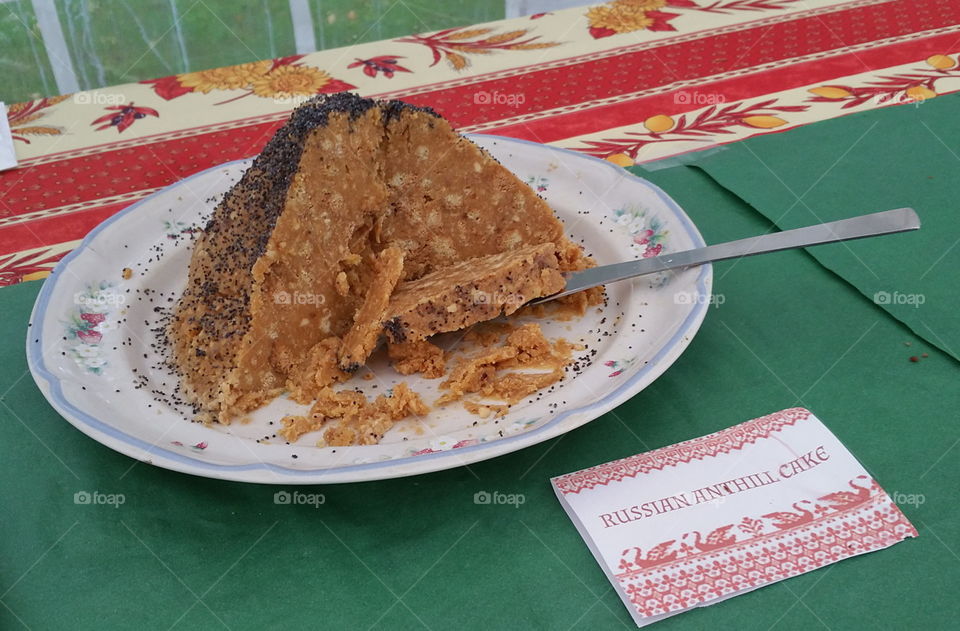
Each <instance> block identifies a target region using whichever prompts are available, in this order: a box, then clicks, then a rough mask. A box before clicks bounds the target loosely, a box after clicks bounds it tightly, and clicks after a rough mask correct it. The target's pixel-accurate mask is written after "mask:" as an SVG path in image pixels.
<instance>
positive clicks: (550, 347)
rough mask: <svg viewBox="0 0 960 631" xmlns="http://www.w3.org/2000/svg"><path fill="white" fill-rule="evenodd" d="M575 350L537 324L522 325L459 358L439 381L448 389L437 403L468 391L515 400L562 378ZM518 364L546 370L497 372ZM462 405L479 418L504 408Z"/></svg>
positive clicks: (488, 396) (519, 399) (443, 387)
mask: <svg viewBox="0 0 960 631" xmlns="http://www.w3.org/2000/svg"><path fill="white" fill-rule="evenodd" d="M574 349H575V346H574V345H572V344H570V343H569V342H567V341H566V340H565V339H563V338H560V339H558V340H556V341H555V342H553V343H551V342H550V341H549V340H547V338H546V337H545V336H544V335H543V331H542V330H541V329H540V325H539V324H534V323H530V324H525V325H524V326H522V327H520V328H518V329H516V330H514V331H513V332H512V333H510V335H508V336H507V340H506V343H505V344H504V345H503V346H496V347H491V348H487V349H485V350H483V351H481V352H480V353H477V354H476V355H474V356H472V357H468V358H466V359H461V360H460V361H459V362H458V364H457V366H456V367H455V368H454V369H453V371H452V372H451V374H450V377H449V378H448V379H447V380H446V381H444V382H443V383H441V384H440V389H441V390H447V391H448V392H446V393H445V394H443V395H442V396H441V397H440V398H439V399H437V401H436V405H446V404H448V403H451V402H453V401H457V400H459V399H461V398H462V397H463V396H464V395H465V394H468V393H476V394H480V395H481V396H482V397H484V398H490V399H497V400H500V401H505V402H506V403H507V404H508V405H513V404H514V403H518V402H520V401H522V400H523V399H524V398H526V397H528V396H530V395H531V394H533V393H534V392H536V391H538V390H542V389H543V388H546V387H548V386H551V385H553V384H554V383H556V382H558V381H560V380H561V379H563V376H564V368H565V367H566V366H567V365H568V364H569V363H570V362H571V361H572V359H573V350H574ZM517 367H521V368H525V369H529V368H540V369H543V370H545V371H544V372H517V371H514V372H506V373H504V374H500V371H503V370H504V369H508V368H517ZM463 406H464V408H465V409H466V410H467V411H468V412H471V413H473V414H477V415H478V416H480V417H481V418H487V417H488V416H489V415H490V412H491V410H495V411H496V412H497V416H503V415H504V414H506V407H507V406H501V407H499V408H493V407H492V406H491V405H490V404H487V403H484V404H479V403H477V402H475V401H464V402H463Z"/></svg>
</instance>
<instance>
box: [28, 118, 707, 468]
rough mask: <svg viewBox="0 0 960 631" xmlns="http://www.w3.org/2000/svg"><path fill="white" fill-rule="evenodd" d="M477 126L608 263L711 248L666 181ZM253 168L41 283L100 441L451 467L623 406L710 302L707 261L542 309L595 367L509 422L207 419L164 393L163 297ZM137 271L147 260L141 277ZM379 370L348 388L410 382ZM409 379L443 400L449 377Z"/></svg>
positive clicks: (176, 198) (87, 425)
mask: <svg viewBox="0 0 960 631" xmlns="http://www.w3.org/2000/svg"><path fill="white" fill-rule="evenodd" d="M472 138H473V140H474V141H475V142H477V143H478V144H480V145H481V146H483V147H484V148H486V149H487V150H488V151H489V152H490V153H492V154H493V155H494V156H495V157H496V158H497V159H498V160H500V161H501V162H502V163H503V164H504V165H505V166H506V167H507V168H508V169H510V170H511V171H513V172H514V173H516V174H517V175H518V176H519V177H520V178H521V179H523V180H524V181H526V182H528V183H529V184H530V185H531V186H532V187H534V188H535V189H536V190H537V191H538V192H539V193H540V194H541V195H542V196H543V197H544V198H545V199H546V200H547V201H548V202H549V203H550V205H551V206H552V207H553V208H554V210H555V211H556V212H557V214H558V215H559V216H560V217H561V218H562V219H563V220H564V222H565V224H566V228H567V232H568V234H569V235H571V236H572V237H573V238H574V240H576V241H577V242H582V243H583V244H584V246H585V248H586V250H587V251H588V252H589V253H590V254H592V255H593V256H594V257H595V258H596V259H597V261H598V262H599V263H600V264H606V263H614V262H617V261H623V260H627V259H632V258H638V257H641V256H643V255H644V254H647V255H652V254H654V253H658V252H671V251H679V250H685V249H688V248H692V247H698V246H702V245H703V241H702V239H701V238H700V234H699V233H698V232H697V229H696V228H695V227H694V225H693V223H692V222H691V221H690V219H689V218H688V217H687V216H686V215H685V214H684V212H683V211H682V210H681V209H680V208H679V207H678V206H677V205H676V204H675V203H674V202H673V201H672V200H671V199H670V198H669V197H668V196H667V195H666V194H665V193H664V192H663V191H661V190H660V189H659V188H657V187H656V186H653V185H652V184H650V183H649V182H646V181H644V180H641V179H639V178H636V177H634V176H632V175H630V174H629V173H627V172H626V171H624V170H623V169H621V168H619V167H616V166H614V165H612V164H610V163H608V162H605V161H602V160H597V159H595V158H590V157H586V156H583V155H581V154H577V153H573V152H570V151H565V150H562V149H557V148H554V147H548V146H544V145H539V144H534V143H530V142H525V141H519V140H514V139H509V138H501V137H495V136H473V137H472ZM248 164H249V161H246V160H244V161H237V162H231V163H228V164H224V165H221V166H219V167H215V168H213V169H209V170H207V171H204V172H202V173H198V174H196V175H193V176H191V177H189V178H187V179H185V180H183V181H181V182H178V183H176V184H173V185H171V186H169V187H167V188H165V189H163V190H162V191H159V192H157V193H155V194H154V195H152V196H150V197H148V198H146V199H144V200H142V201H140V202H138V203H136V204H134V205H133V206H131V207H130V208H127V209H126V210H124V211H123V212H121V213H118V214H117V215H115V216H113V217H111V218H110V219H108V220H107V221H105V222H104V223H102V224H101V225H100V226H98V227H97V228H96V229H95V230H94V231H93V232H91V233H90V234H89V235H88V236H87V238H86V239H84V241H83V243H82V244H81V245H80V247H78V248H77V249H76V250H74V251H73V252H71V253H70V254H69V255H68V256H67V257H65V258H64V259H63V260H62V261H61V262H60V264H59V265H58V266H57V268H56V269H55V270H54V272H53V274H51V276H50V277H49V278H48V279H47V281H46V282H45V284H44V286H43V288H42V289H41V291H40V295H39V297H38V298H37V303H36V305H35V306H34V310H33V315H32V317H31V329H30V336H29V338H28V339H27V356H28V360H29V364H30V370H31V372H32V373H33V377H34V379H35V380H36V382H37V385H38V386H39V387H40V390H41V391H42V392H43V394H44V396H45V397H46V398H47V400H48V401H49V402H50V404H51V405H52V406H53V407H54V408H55V409H56V410H57V411H58V412H59V413H60V414H61V415H63V417H64V418H66V419H67V420H68V421H69V422H70V423H72V424H73V425H74V426H76V427H77V428H78V429H79V430H80V431H82V432H84V433H85V434H87V435H88V436H90V437H91V438H93V439H94V440H96V441H98V442H101V443H103V444H104V445H106V446H108V447H110V448H112V449H115V450H117V451H119V452H121V453H124V454H127V455H129V456H131V457H133V458H137V459H138V460H142V461H144V462H148V463H150V464H154V465H157V466H160V467H166V468H169V469H173V470H176V471H183V472H185V473H192V474H195V475H201V476H207V477H213V478H223V479H228V480H240V481H246V482H262V483H276V484H292V483H307V484H309V483H317V484H319V483H332V482H352V481H358V480H374V479H381V478H391V477H398V476H405V475H412V474H417V473H426V472H429V471H437V470H440V469H448V468H451V467H456V466H460V465H465V464H469V463H472V462H476V461H479V460H486V459H488V458H493V457H495V456H500V455H502V454H505V453H509V452H512V451H516V450H517V449H522V448H523V447H528V446H530V445H534V444H536V443H539V442H542V441H544V440H547V439H548V438H552V437H554V436H558V435H560V434H562V433H564V432H568V431H570V430H571V429H573V428H575V427H578V426H580V425H583V424H584V423H587V422H588V421H591V420H593V419H595V418H597V417H598V416H600V415H601V414H603V413H604V412H607V411H608V410H611V409H612V408H614V407H616V406H617V405H619V404H621V403H623V402H624V401H626V400H627V399H629V398H630V397H632V396H633V395H635V394H636V393H638V392H640V391H641V390H643V389H644V388H645V387H646V386H648V385H649V384H650V383H651V382H652V381H653V380H654V379H656V378H657V377H658V376H660V375H661V374H662V373H663V371H664V370H666V369H667V367H668V366H670V364H672V363H673V362H674V361H675V360H676V359H677V357H679V356H680V353H682V352H683V350H684V349H685V348H686V347H687V345H688V344H689V343H690V340H691V339H692V337H693V335H694V334H695V333H696V331H697V329H698V328H699V327H700V323H701V322H702V321H703V318H704V315H705V313H706V310H707V307H708V302H709V296H710V286H711V279H712V269H711V267H710V266H709V265H706V266H703V267H700V268H697V269H689V270H683V271H679V272H667V273H664V274H659V275H656V276H648V277H644V278H640V279H635V280H634V281H624V282H621V283H617V284H615V285H611V286H610V287H608V297H609V302H608V304H607V306H605V307H597V308H593V309H591V310H590V311H589V312H588V314H587V315H586V316H585V317H583V318H582V319H580V320H576V321H572V322H551V321H542V326H543V329H544V332H545V333H546V334H547V335H548V337H565V338H566V339H568V340H569V341H571V342H582V343H585V344H587V345H588V349H587V350H586V351H583V352H581V353H579V354H578V357H580V358H581V362H580V366H581V369H580V370H579V371H577V372H570V373H569V374H568V376H567V377H566V378H565V379H564V380H563V381H561V382H560V383H559V384H557V385H556V386H555V387H553V388H552V389H550V390H549V391H545V392H544V393H541V395H542V396H540V397H539V398H537V397H532V398H531V399H528V400H526V401H524V402H521V403H519V404H517V405H515V406H513V407H512V408H511V410H510V412H509V413H508V414H507V415H506V416H505V417H504V418H501V419H493V418H488V419H480V418H479V417H477V416H475V415H472V414H469V413H467V412H466V411H465V410H464V409H463V408H462V407H460V406H459V405H458V404H454V405H450V406H447V407H446V408H442V409H435V410H434V411H432V412H431V413H430V415H429V416H428V417H427V418H425V419H421V420H410V421H402V422H401V423H400V424H399V425H398V426H397V427H395V428H394V429H392V430H391V431H390V432H388V433H387V435H386V436H385V437H384V439H383V440H382V442H381V444H379V445H372V446H357V447H346V448H343V447H341V448H331V447H318V446H316V443H317V438H318V436H316V435H307V436H304V437H302V438H301V439H300V440H299V441H297V442H296V443H294V444H286V443H285V442H284V441H283V440H282V439H278V438H273V435H274V434H275V432H276V429H277V428H278V426H279V421H278V419H279V418H280V417H281V416H283V415H284V414H287V413H292V412H295V411H297V410H300V409H303V408H301V407H300V406H297V405H296V404H294V403H293V402H291V401H289V400H287V399H286V398H283V397H281V398H280V399H277V400H276V401H274V402H273V403H271V404H270V405H268V406H267V407H265V408H263V409H261V410H258V411H257V412H256V413H254V414H253V419H252V421H251V422H250V423H247V424H239V423H234V424H233V425H230V426H216V427H207V426H204V425H201V424H197V423H192V422H190V421H189V420H188V419H187V418H185V417H184V415H183V414H182V412H181V411H180V410H178V409H176V408H175V407H172V406H170V405H168V404H166V403H163V402H161V401H158V400H156V398H155V396H154V395H153V394H151V391H159V392H169V391H170V390H171V388H172V383H173V382H174V380H175V377H173V376H171V375H169V374H166V373H165V372H164V371H162V370H159V369H157V368H156V367H155V366H156V365H157V364H158V362H159V355H158V353H157V352H156V351H155V350H154V349H153V348H151V346H150V345H151V344H154V343H155V342H156V340H155V339H154V336H153V334H152V333H151V332H150V328H151V326H153V325H154V323H155V322H156V321H157V318H158V317H159V316H158V315H157V313H155V312H154V308H155V307H156V306H169V305H170V304H172V302H170V300H169V299H170V298H171V297H173V296H177V295H179V292H180V291H181V290H182V288H183V286H184V285H185V282H186V269H187V264H188V262H189V258H190V243H191V239H190V238H189V229H190V228H189V227H190V226H191V225H196V224H199V225H202V224H203V223H204V221H205V219H206V217H208V216H209V214H210V212H211V211H212V209H213V206H214V205H215V199H217V198H219V196H221V195H222V194H223V193H224V192H225V191H226V190H227V189H228V188H229V187H230V186H231V184H232V183H233V182H235V181H236V180H237V179H238V178H239V176H240V175H241V174H242V172H243V170H244V169H245V168H246V166H247V165H248ZM124 268H130V269H131V270H133V272H134V273H133V275H132V277H131V278H130V279H128V280H125V279H123V273H122V270H123V269H124ZM370 368H371V372H373V373H374V375H375V378H374V379H371V380H363V379H362V373H359V374H358V375H357V376H355V377H354V380H353V381H351V382H349V383H348V384H347V386H348V387H353V386H357V385H359V386H360V387H362V388H363V389H364V391H366V392H367V393H368V395H374V394H377V393H380V392H384V391H386V390H388V389H389V388H390V387H391V385H393V384H395V383H397V382H398V381H399V380H400V379H401V377H400V376H399V375H397V374H396V373H394V372H393V370H392V369H391V368H390V367H389V366H388V365H387V364H386V363H385V362H380V363H376V362H375V363H374V364H373V365H372V366H371V367H370ZM402 379H404V380H406V381H407V382H408V383H409V384H410V386H411V387H412V388H413V389H415V390H417V391H419V392H421V393H422V394H423V395H424V399H425V400H426V401H428V402H429V401H433V400H434V398H435V396H436V383H437V382H436V380H434V381H430V380H424V379H420V378H419V377H417V376H413V377H403V378H402ZM374 386H376V387H374ZM627 422H642V421H641V420H640V419H628V420H627ZM264 439H266V440H264ZM258 441H259V442H258Z"/></svg>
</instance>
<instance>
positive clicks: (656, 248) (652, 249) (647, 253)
mask: <svg viewBox="0 0 960 631" xmlns="http://www.w3.org/2000/svg"><path fill="white" fill-rule="evenodd" d="M661 250H663V244H660V243H658V244H657V245H648V246H647V249H646V250H644V251H643V258H645V259H649V258H652V257H654V256H659V255H660V251H661Z"/></svg>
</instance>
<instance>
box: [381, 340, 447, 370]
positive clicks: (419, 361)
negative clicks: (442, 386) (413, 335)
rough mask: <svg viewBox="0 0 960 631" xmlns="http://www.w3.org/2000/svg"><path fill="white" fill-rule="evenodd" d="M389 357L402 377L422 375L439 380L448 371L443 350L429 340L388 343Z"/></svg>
mask: <svg viewBox="0 0 960 631" xmlns="http://www.w3.org/2000/svg"><path fill="white" fill-rule="evenodd" d="M387 355H388V356H389V357H390V359H391V360H392V362H393V369H394V370H396V371H397V372H398V373H400V374H401V375H412V374H414V373H421V374H422V375H423V377H424V378H425V379H437V378H439V377H442V376H443V375H444V373H445V372H446V371H447V362H446V357H445V353H444V352H443V349H442V348H440V347H439V346H437V345H436V344H433V343H431V342H429V341H428V340H418V341H416V342H402V343H400V344H392V343H388V344H387Z"/></svg>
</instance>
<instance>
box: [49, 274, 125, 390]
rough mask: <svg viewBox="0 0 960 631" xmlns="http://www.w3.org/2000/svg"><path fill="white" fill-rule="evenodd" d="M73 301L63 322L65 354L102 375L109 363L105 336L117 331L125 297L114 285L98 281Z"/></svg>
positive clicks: (80, 292)
mask: <svg viewBox="0 0 960 631" xmlns="http://www.w3.org/2000/svg"><path fill="white" fill-rule="evenodd" d="M73 302H74V308H73V309H72V311H71V312H70V314H69V315H68V318H67V320H66V321H65V322H64V323H63V326H64V336H63V337H64V343H65V344H66V349H67V350H66V351H65V352H66V353H67V354H68V355H69V356H70V357H71V358H72V359H73V360H74V362H76V364H77V365H78V366H80V367H81V368H83V369H84V370H85V371H86V372H88V373H91V374H94V375H99V374H102V373H103V370H104V369H105V368H106V366H107V364H108V360H107V349H106V345H105V344H104V336H105V335H107V334H109V333H110V332H111V331H114V330H116V329H117V318H118V316H119V315H120V313H121V308H122V306H123V304H124V302H125V297H124V294H123V293H121V292H120V291H118V290H117V289H116V288H115V287H114V285H113V284H112V283H109V282H107V281H99V282H97V283H91V284H89V285H87V287H86V289H85V290H83V291H78V292H77V293H75V294H74V296H73Z"/></svg>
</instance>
